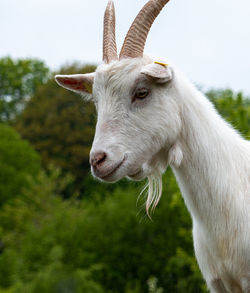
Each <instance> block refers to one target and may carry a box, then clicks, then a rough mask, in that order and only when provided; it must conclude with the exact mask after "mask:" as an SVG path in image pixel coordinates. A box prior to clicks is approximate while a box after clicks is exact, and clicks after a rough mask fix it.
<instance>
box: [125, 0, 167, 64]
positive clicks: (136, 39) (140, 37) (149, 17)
mask: <svg viewBox="0 0 250 293" xmlns="http://www.w3.org/2000/svg"><path fill="white" fill-rule="evenodd" d="M168 1H169V0H149V1H148V2H147V3H146V4H145V5H144V7H143V8H142V9H141V11H140V12H139V13H138V15H137V16H136V18H135V20H134V22H133V23H132V25H131V27H130V29H129V31H128V33H127V35H126V38H125V40H124V43H123V46H122V49H121V53H120V59H123V58H137V57H142V56H143V51H144V46H145V43H146V39H147V36H148V33H149V30H150V28H151V25H152V24H153V22H154V20H155V19H156V17H157V16H158V14H159V13H160V11H161V10H162V8H163V7H164V6H165V4H167V2H168Z"/></svg>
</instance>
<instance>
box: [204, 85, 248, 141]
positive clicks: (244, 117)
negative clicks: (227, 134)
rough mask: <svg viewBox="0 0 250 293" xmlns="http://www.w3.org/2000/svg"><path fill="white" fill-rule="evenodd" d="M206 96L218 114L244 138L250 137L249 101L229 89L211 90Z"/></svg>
mask: <svg viewBox="0 0 250 293" xmlns="http://www.w3.org/2000/svg"><path fill="white" fill-rule="evenodd" d="M207 96H208V97H209V98H210V100H211V101H212V102H213V103H214V104H215V107H216V108H217V109H218V111H219V112H220V114H221V115H222V116H223V117H224V118H225V119H226V120H227V121H228V122H229V123H231V124H232V125H233V126H234V127H235V128H236V129H237V130H238V131H240V132H241V134H242V135H243V136H245V137H248V138H249V137H250V127H249V126H250V99H249V98H248V97H244V96H243V94H242V93H241V92H239V93H234V92H233V91H232V90H230V89H226V90H211V91H209V92H208V93H207Z"/></svg>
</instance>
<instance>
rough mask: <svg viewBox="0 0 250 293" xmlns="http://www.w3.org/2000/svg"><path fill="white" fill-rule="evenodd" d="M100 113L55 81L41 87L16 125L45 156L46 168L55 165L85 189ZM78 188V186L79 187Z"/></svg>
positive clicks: (74, 69) (88, 69) (71, 69)
mask: <svg viewBox="0 0 250 293" xmlns="http://www.w3.org/2000/svg"><path fill="white" fill-rule="evenodd" d="M94 70H95V66H92V65H85V66H80V67H79V66H77V65H74V64H73V65H71V66H67V67H64V68H62V69H61V70H60V73H62V74H70V73H87V72H92V71H94ZM95 123H96V114H95V109H94V105H93V103H89V102H85V101H84V99H83V98H82V97H80V96H79V95H77V94H75V93H73V92H70V91H67V90H65V89H63V88H61V87H59V86H58V85H57V84H56V82H55V80H54V78H52V79H50V80H49V81H48V82H47V84H46V85H43V86H42V87H40V88H39V89H38V90H37V91H36V93H35V95H34V96H33V97H32V98H31V100H30V101H29V102H28V103H27V105H26V108H25V109H24V111H23V112H22V113H21V115H20V116H19V117H18V119H17V123H16V125H15V127H16V129H17V130H18V132H19V133H20V134H21V135H22V137H24V138H25V139H28V140H29V141H30V143H31V144H32V145H33V146H34V148H35V149H36V150H37V151H38V152H39V153H40V154H41V157H42V161H43V164H44V166H49V165H50V164H51V163H53V164H54V165H56V166H59V167H60V168H62V170H64V171H70V172H71V173H72V174H73V175H74V176H75V178H76V181H75V185H77V188H79V189H81V187H82V186H83V185H82V181H83V178H84V177H85V176H86V174H87V173H88V172H89V163H88V160H89V159H88V158H89V151H90V147H91V142H92V139H93V136H94V129H95ZM75 187H76V186H75Z"/></svg>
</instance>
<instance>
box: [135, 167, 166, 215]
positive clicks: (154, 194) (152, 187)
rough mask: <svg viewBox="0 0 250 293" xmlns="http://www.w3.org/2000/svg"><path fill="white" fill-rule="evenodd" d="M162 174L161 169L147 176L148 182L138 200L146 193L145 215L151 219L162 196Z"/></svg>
mask: <svg viewBox="0 0 250 293" xmlns="http://www.w3.org/2000/svg"><path fill="white" fill-rule="evenodd" d="M162 173H163V171H162V170H161V168H154V169H152V170H151V172H150V173H149V175H147V178H148V182H147V184H146V185H145V187H144V188H143V190H142V191H141V192H140V194H139V197H138V199H139V198H140V196H141V195H142V194H143V193H146V197H147V199H146V203H145V206H146V213H147V215H148V217H149V218H150V219H151V216H150V215H151V214H152V213H153V212H154V210H155V208H156V206H157V205H158V203H159V201H160V198H161V195H162Z"/></svg>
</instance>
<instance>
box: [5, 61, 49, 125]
mask: <svg viewBox="0 0 250 293" xmlns="http://www.w3.org/2000/svg"><path fill="white" fill-rule="evenodd" d="M48 78H49V69H48V68H47V67H46V66H45V64H44V63H43V62H42V61H40V60H36V59H17V60H13V59H12V58H10V57H4V58H1V59H0V122H8V121H10V120H12V119H13V118H15V116H16V114H17V113H19V112H20V111H21V110H22V109H23V107H24V103H25V102H26V101H27V100H28V99H29V98H30V97H31V96H33V95H34V93H35V91H36V90H37V88H38V86H39V85H41V84H45V83H46V82H47V80H48Z"/></svg>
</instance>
